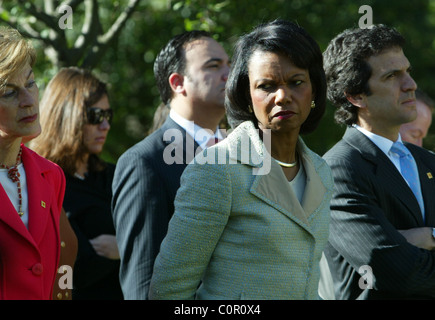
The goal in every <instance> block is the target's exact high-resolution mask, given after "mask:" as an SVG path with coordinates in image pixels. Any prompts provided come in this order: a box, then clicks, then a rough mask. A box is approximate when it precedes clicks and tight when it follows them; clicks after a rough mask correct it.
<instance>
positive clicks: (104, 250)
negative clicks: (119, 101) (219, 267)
mask: <svg viewBox="0 0 435 320" xmlns="http://www.w3.org/2000/svg"><path fill="white" fill-rule="evenodd" d="M40 104H41V126H42V128H43V130H42V133H41V135H40V136H39V137H38V138H36V139H34V140H33V141H32V142H31V148H33V149H34V150H35V151H36V152H37V153H39V154H40V155H42V156H43V157H45V158H47V159H49V160H51V161H53V162H55V163H57V164H58V165H59V166H61V167H62V169H63V170H64V172H65V176H66V191H65V201H64V204H63V206H64V208H65V211H66V213H67V216H68V218H69V221H70V223H71V226H72V227H73V229H74V231H75V233H76V235H77V238H78V244H79V246H78V253H77V259H76V262H75V265H74V273H73V292H72V294H73V297H72V298H73V300H75V299H122V291H121V288H120V285H119V280H118V273H119V253H118V247H117V245H116V239H115V229H114V226H113V221H112V215H111V208H110V205H111V199H112V191H111V185H112V179H113V173H114V169H115V168H114V167H115V166H114V165H113V164H109V163H106V162H104V161H103V160H102V159H100V157H99V154H100V153H101V151H102V150H103V147H104V143H105V142H106V138H107V134H108V132H109V130H110V123H111V120H112V116H113V113H112V109H110V105H109V99H108V94H107V88H106V85H105V83H103V82H102V81H100V80H99V79H98V78H97V77H95V76H94V75H93V74H92V73H91V72H90V71H87V70H83V69H79V68H75V67H70V68H63V69H61V70H60V71H59V73H58V74H57V75H55V76H54V78H53V79H52V80H51V81H50V82H49V83H48V85H47V88H46V89H45V92H44V95H43V96H42V99H41V103H40Z"/></svg>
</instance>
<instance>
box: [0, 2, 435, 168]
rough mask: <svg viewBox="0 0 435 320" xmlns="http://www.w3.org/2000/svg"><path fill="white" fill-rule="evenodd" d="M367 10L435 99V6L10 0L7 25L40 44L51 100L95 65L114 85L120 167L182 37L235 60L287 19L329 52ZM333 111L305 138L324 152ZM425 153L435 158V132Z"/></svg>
mask: <svg viewBox="0 0 435 320" xmlns="http://www.w3.org/2000/svg"><path fill="white" fill-rule="evenodd" d="M65 5H67V6H68V7H65ZM363 5H368V6H370V7H371V8H372V11H373V23H374V24H379V23H383V24H386V25H389V26H392V27H395V28H396V29H397V30H398V31H399V32H401V33H402V34H403V35H404V36H405V38H406V39H407V46H406V48H405V54H406V55H407V57H408V59H409V60H410V62H411V64H412V66H413V73H412V74H413V77H414V79H415V80H416V82H417V83H418V85H419V87H420V88H422V89H423V90H424V91H426V92H427V93H428V94H429V96H431V97H432V98H435V83H434V81H433V79H434V76H435V0H413V1H409V0H395V1H386V0H372V1H370V0H361V1H359V0H320V1H319V0H268V1H258V0H237V1H235V0H232V1H231V0H225V1H219V0H214V1H212V0H184V1H177V0H118V1H113V0H69V1H56V0H35V1H25V0H12V1H10V0H8V1H0V25H11V26H13V27H15V28H17V29H18V30H19V31H20V32H22V33H23V34H24V35H26V36H27V37H30V38H31V39H32V41H33V42H34V45H35V46H36V48H37V51H38V60H37V63H36V66H35V68H34V72H35V75H36V79H37V81H38V84H39V87H40V92H41V94H42V92H43V90H44V87H45V85H46V84H47V82H48V81H49V80H50V78H51V77H52V76H53V75H54V74H55V73H56V72H57V71H58V70H59V68H61V67H63V66H72V65H75V66H79V67H86V68H91V69H93V70H94V72H95V73H96V74H97V75H98V76H99V77H101V78H102V79H103V80H104V81H106V82H108V83H109V85H110V86H109V88H110V89H109V90H110V101H111V107H112V108H113V109H114V111H115V117H114V121H113V124H112V128H111V131H110V133H109V136H108V140H107V143H106V145H105V151H104V154H103V155H102V157H103V158H104V159H105V160H106V161H109V162H113V163H115V162H116V161H117V159H118V158H119V156H120V155H121V154H122V153H123V152H124V151H125V150H126V149H128V148H129V147H131V146H132V145H133V144H135V143H136V142H138V141H140V140H141V139H143V138H144V137H145V136H146V135H147V132H148V130H149V128H150V126H151V123H152V118H153V114H154V111H155V109H156V108H157V106H158V105H159V103H160V97H159V93H158V91H157V88H156V86H155V83H154V75H153V62H154V59H155V57H156V54H157V53H158V52H159V51H160V49H161V48H162V46H164V45H165V44H166V42H167V41H168V40H169V39H170V38H171V37H172V36H174V35H175V34H177V33H180V32H182V31H184V30H192V29H202V30H207V31H210V32H212V33H213V34H214V36H215V37H216V39H217V40H218V41H219V42H221V43H222V45H223V46H224V47H225V48H226V50H227V52H228V54H229V55H230V56H231V53H232V46H233V44H234V41H235V40H236V39H237V37H238V36H240V35H242V34H244V33H246V32H249V31H250V30H251V29H252V28H253V27H254V26H256V25H257V24H259V23H261V22H266V21H269V20H273V19H276V18H283V19H288V20H292V21H295V22H297V23H299V24H300V25H301V26H302V27H304V28H305V29H306V30H307V31H308V32H309V33H310V34H311V35H312V36H313V37H314V38H315V39H316V40H317V41H318V43H319V45H320V48H321V49H322V51H323V50H324V49H325V48H326V46H327V45H328V42H329V41H330V40H331V39H332V38H333V37H334V36H335V35H337V34H338V33H339V32H341V31H343V30H344V29H347V28H351V27H358V26H359V22H360V19H362V18H364V15H365V12H362V13H360V12H359V9H360V7H361V6H363ZM365 22H367V21H365ZM333 114H334V107H332V105H328V108H327V112H326V114H325V117H324V118H323V120H322V122H321V124H320V127H319V128H318V130H317V131H316V132H314V133H312V134H310V135H308V136H305V137H304V139H305V141H306V142H307V144H308V146H310V147H311V148H312V149H313V150H314V151H315V152H317V153H319V154H320V155H323V154H324V153H325V152H326V151H327V150H328V149H329V148H331V147H332V146H333V145H334V144H335V143H336V142H337V141H338V140H339V139H340V138H341V136H342V134H343V132H344V130H345V128H344V127H341V126H338V125H337V124H336V123H335V122H334V120H333ZM424 147H426V148H427V149H429V150H432V151H435V125H434V126H432V128H431V129H430V130H429V134H428V137H427V138H426V139H425V140H424Z"/></svg>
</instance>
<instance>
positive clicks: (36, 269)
mask: <svg viewBox="0 0 435 320" xmlns="http://www.w3.org/2000/svg"><path fill="white" fill-rule="evenodd" d="M42 271H43V268H42V264H40V263H35V264H34V265H33V267H32V273H33V274H34V275H35V276H40V275H41V274H42Z"/></svg>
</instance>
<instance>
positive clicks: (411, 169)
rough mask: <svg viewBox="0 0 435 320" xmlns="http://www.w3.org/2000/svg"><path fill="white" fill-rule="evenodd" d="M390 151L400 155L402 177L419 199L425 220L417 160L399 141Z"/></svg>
mask: <svg viewBox="0 0 435 320" xmlns="http://www.w3.org/2000/svg"><path fill="white" fill-rule="evenodd" d="M390 151H391V152H394V153H396V154H398V155H399V157H400V171H401V172H402V176H403V177H404V178H405V180H406V181H407V182H408V185H409V187H410V188H411V190H412V192H413V193H414V195H415V197H416V198H417V201H418V204H419V205H420V208H421V212H422V214H423V219H424V202H423V196H422V194H421V188H420V178H419V177H418V169H417V164H416V163H415V160H414V158H413V157H412V155H411V152H409V150H408V149H407V148H406V147H405V145H404V144H403V143H401V142H398V141H396V142H394V144H393V146H392V147H391V149H390Z"/></svg>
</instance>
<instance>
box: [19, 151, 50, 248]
mask: <svg viewBox="0 0 435 320" xmlns="http://www.w3.org/2000/svg"><path fill="white" fill-rule="evenodd" d="M22 157H23V163H24V167H25V169H26V179H27V193H28V201H29V232H30V234H31V235H32V237H33V239H34V240H35V242H36V243H39V242H40V240H41V238H42V236H43V234H44V231H45V228H46V225H47V219H48V218H49V216H50V208H52V204H51V202H52V201H56V200H55V199H52V198H51V197H50V195H52V194H54V191H53V187H52V186H51V185H50V184H49V183H48V182H47V181H46V179H45V178H44V172H45V171H46V170H50V169H49V168H45V166H44V163H43V162H38V161H37V160H36V158H35V157H33V156H32V153H30V152H29V150H28V149H26V148H23V156H22Z"/></svg>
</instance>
